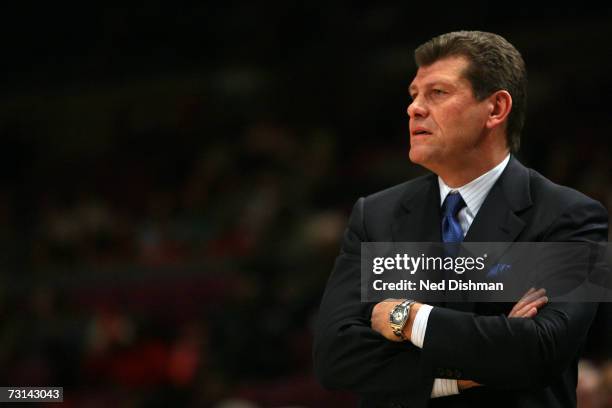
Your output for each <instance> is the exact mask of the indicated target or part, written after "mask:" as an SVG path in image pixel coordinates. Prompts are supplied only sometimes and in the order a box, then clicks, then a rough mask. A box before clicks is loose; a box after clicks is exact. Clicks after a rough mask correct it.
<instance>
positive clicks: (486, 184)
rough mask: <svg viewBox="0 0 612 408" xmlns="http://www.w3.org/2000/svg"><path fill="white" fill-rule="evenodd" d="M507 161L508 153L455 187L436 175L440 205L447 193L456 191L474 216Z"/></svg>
mask: <svg viewBox="0 0 612 408" xmlns="http://www.w3.org/2000/svg"><path fill="white" fill-rule="evenodd" d="M509 161H510V154H508V155H507V156H506V158H505V159H504V160H502V161H501V163H499V164H498V165H497V166H495V167H493V168H492V169H491V170H489V171H487V172H486V173H484V174H483V175H481V176H479V177H478V178H475V179H474V180H472V181H470V182H469V183H467V184H465V185H463V186H461V187H457V188H451V187H449V186H447V185H446V183H444V181H443V180H442V179H441V178H440V177H439V176H438V185H439V186H440V206H442V203H444V200H445V199H446V196H447V195H448V194H449V193H451V192H455V191H458V192H459V193H460V194H461V197H463V200H464V201H465V204H466V206H467V208H468V210H469V211H470V212H471V213H472V214H473V215H474V216H476V214H477V213H478V210H480V207H481V206H482V203H483V202H484V200H485V198H487V195H488V194H489V191H491V188H493V184H495V182H496V181H497V179H498V178H499V176H501V174H502V173H503V171H504V169H505V168H506V166H507V165H508V162H509Z"/></svg>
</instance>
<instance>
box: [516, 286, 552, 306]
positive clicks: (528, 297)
mask: <svg viewBox="0 0 612 408" xmlns="http://www.w3.org/2000/svg"><path fill="white" fill-rule="evenodd" d="M545 294H546V289H544V288H542V289H538V290H536V291H534V292H532V293H530V294H528V295H526V296H525V297H523V299H521V300H519V301H518V302H517V304H516V305H515V308H516V310H520V309H522V308H524V307H525V305H528V304H529V303H531V302H533V301H535V300H536V299H538V298H541V297H542V296H544V295H545Z"/></svg>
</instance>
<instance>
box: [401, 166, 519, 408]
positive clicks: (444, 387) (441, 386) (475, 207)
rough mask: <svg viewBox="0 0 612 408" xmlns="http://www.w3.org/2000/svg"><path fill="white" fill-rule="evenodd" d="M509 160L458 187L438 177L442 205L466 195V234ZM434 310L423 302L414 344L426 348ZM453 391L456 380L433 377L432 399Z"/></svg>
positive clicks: (462, 217)
mask: <svg viewBox="0 0 612 408" xmlns="http://www.w3.org/2000/svg"><path fill="white" fill-rule="evenodd" d="M509 161H510V155H508V156H506V158H505V159H504V160H502V162H501V163H499V164H498V165H497V166H495V167H493V168H492V169H491V170H489V171H488V172H486V173H485V174H483V175H482V176H480V177H478V178H476V179H474V180H472V181H470V182H469V183H467V184H466V185H464V186H461V187H458V188H450V187H449V186H447V185H446V184H445V183H444V181H443V180H442V179H441V178H440V177H438V184H439V186H440V206H442V204H443V203H444V200H445V199H446V196H447V195H448V194H449V193H451V192H459V193H460V194H461V197H463V201H465V207H463V208H462V209H461V210H460V211H459V213H458V214H457V220H458V221H459V224H461V230H462V231H463V236H464V237H465V235H466V234H467V232H468V230H469V229H470V225H472V221H474V218H475V217H476V214H478V211H479V210H480V207H482V203H483V202H484V200H485V198H487V195H488V194H489V191H491V188H492V187H493V185H494V184H495V182H496V181H497V179H498V178H499V176H501V174H502V172H503V171H504V169H505V168H506V166H507V165H508V162H509ZM431 309H433V307H432V306H430V305H425V304H424V305H422V306H421V308H420V309H419V311H418V312H417V314H416V316H415V317H414V322H413V324H412V335H411V336H410V341H412V343H413V344H414V345H415V346H417V347H419V348H423V342H424V340H425V331H426V330H427V320H428V319H429V313H430V312H431ZM453 394H459V388H458V387H457V380H454V379H446V378H436V379H435V380H434V383H433V388H432V390H431V397H432V398H436V397H444V396H447V395H453Z"/></svg>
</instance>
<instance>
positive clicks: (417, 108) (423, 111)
mask: <svg viewBox="0 0 612 408" xmlns="http://www.w3.org/2000/svg"><path fill="white" fill-rule="evenodd" d="M407 113H408V116H409V117H410V119H414V118H419V117H422V118H423V117H426V116H427V108H426V107H425V106H424V105H423V104H422V103H421V100H420V98H419V97H416V98H415V99H414V100H413V101H412V103H411V104H410V105H408V109H407Z"/></svg>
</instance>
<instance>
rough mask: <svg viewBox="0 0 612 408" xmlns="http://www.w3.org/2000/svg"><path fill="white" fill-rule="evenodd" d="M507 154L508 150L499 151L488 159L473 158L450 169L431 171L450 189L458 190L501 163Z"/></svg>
mask: <svg viewBox="0 0 612 408" xmlns="http://www.w3.org/2000/svg"><path fill="white" fill-rule="evenodd" d="M508 154H509V151H508V150H504V151H500V152H498V153H497V154H495V155H489V156H488V157H485V156H480V157H475V158H473V160H464V161H462V162H461V163H457V164H456V165H455V166H452V167H448V168H447V167H445V168H439V169H432V170H433V171H434V173H436V174H437V175H438V176H439V177H440V178H441V179H442V180H443V181H444V183H445V184H446V185H447V186H449V187H451V188H458V187H461V186H464V185H466V184H468V183H469V182H470V181H472V180H475V179H477V178H478V177H480V176H482V175H483V174H485V173H486V172H488V171H490V170H491V169H493V168H494V167H495V166H497V165H498V164H499V163H501V162H502V161H503V160H504V159H505V158H506V156H507V155H508Z"/></svg>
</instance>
